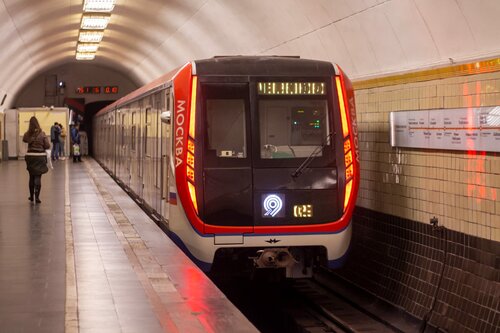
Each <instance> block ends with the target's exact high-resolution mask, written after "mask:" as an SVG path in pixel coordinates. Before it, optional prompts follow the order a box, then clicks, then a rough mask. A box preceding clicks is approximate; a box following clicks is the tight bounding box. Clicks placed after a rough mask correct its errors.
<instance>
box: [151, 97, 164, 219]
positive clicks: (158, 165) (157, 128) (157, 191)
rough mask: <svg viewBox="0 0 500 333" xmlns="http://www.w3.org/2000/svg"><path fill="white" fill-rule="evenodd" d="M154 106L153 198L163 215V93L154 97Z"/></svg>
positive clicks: (158, 210)
mask: <svg viewBox="0 0 500 333" xmlns="http://www.w3.org/2000/svg"><path fill="white" fill-rule="evenodd" d="M153 105H154V110H155V116H154V119H153V121H154V133H155V134H154V136H153V140H154V143H155V147H154V149H155V152H154V154H155V160H154V166H155V167H154V169H155V175H154V198H153V208H154V210H155V211H156V212H157V213H158V214H160V215H161V211H162V188H161V185H162V156H163V155H162V151H161V139H162V133H161V118H160V113H161V112H162V111H163V110H164V108H165V107H164V105H165V103H164V102H163V92H158V93H156V94H155V95H154V96H153Z"/></svg>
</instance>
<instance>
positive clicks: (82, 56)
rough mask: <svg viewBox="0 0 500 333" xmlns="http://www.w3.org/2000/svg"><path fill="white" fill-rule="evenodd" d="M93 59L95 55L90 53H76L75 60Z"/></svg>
mask: <svg viewBox="0 0 500 333" xmlns="http://www.w3.org/2000/svg"><path fill="white" fill-rule="evenodd" d="M94 58H95V53H91V52H84V53H80V52H76V60H94Z"/></svg>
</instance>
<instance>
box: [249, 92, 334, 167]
mask: <svg viewBox="0 0 500 333" xmlns="http://www.w3.org/2000/svg"><path fill="white" fill-rule="evenodd" d="M327 110H328V106H327V101H326V99H325V100H305V99H295V98H294V99H279V100H267V99H266V100H261V101H259V119H260V142H261V147H260V157H261V158H262V159H275V158H305V157H308V156H309V155H311V153H312V152H313V151H314V150H315V149H316V148H317V147H318V146H321V145H323V144H326V145H329V144H330V142H329V137H328V132H329V131H328V112H327ZM326 140H327V142H325V141H326ZM317 156H322V152H321V151H320V152H318V154H317Z"/></svg>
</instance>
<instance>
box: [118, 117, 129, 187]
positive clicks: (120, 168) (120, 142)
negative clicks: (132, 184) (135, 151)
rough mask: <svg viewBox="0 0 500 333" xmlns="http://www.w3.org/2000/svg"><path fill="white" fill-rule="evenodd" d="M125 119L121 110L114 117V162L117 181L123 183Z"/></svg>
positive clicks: (124, 174)
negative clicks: (115, 153)
mask: <svg viewBox="0 0 500 333" xmlns="http://www.w3.org/2000/svg"><path fill="white" fill-rule="evenodd" d="M125 117H126V114H125V112H123V110H119V111H118V112H117V116H116V122H117V124H116V128H117V134H116V140H117V142H116V143H117V146H116V147H117V148H116V149H117V162H116V174H117V176H118V179H122V181H124V180H125V179H127V178H125V177H126V170H125V156H126V147H127V146H126V143H125V121H126V120H125Z"/></svg>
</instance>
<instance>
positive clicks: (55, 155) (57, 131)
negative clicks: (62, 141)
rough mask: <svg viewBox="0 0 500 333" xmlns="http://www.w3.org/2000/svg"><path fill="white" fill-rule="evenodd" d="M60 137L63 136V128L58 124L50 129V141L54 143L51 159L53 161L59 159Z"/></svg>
mask: <svg viewBox="0 0 500 333" xmlns="http://www.w3.org/2000/svg"><path fill="white" fill-rule="evenodd" d="M59 135H61V128H60V127H59V124H58V123H57V122H55V123H54V125H52V127H50V141H51V142H52V153H51V155H50V157H51V158H52V161H55V160H58V159H59Z"/></svg>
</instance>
